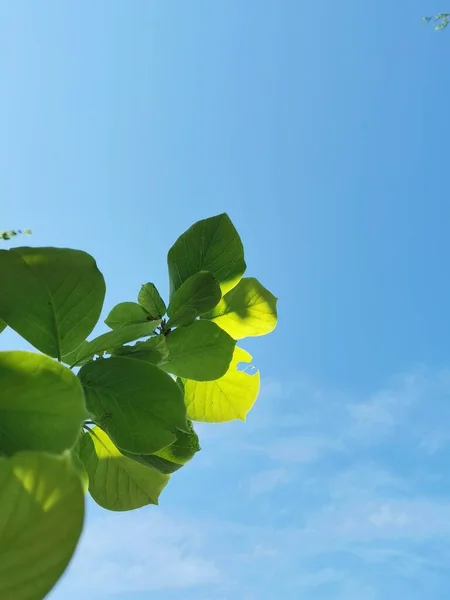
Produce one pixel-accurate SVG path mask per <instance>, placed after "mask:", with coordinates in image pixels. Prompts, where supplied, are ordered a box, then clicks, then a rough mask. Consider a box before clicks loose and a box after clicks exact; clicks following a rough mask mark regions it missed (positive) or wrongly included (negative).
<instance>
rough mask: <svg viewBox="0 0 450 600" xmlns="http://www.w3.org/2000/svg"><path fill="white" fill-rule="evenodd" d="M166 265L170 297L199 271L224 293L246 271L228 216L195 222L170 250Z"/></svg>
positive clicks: (236, 234)
mask: <svg viewBox="0 0 450 600" xmlns="http://www.w3.org/2000/svg"><path fill="white" fill-rule="evenodd" d="M167 263H168V267H169V279H170V294H171V295H172V294H173V293H174V292H175V291H176V290H177V289H178V288H179V287H180V286H181V284H182V283H184V282H185V281H186V280H187V279H189V277H191V276H192V275H195V274H196V273H198V272H199V271H210V272H211V273H212V274H213V275H215V276H216V278H217V279H218V281H219V283H220V287H221V290H222V293H223V294H226V293H227V292H228V291H229V290H231V289H232V288H234V286H235V285H236V284H237V283H238V282H239V280H240V279H241V277H242V275H243V274H244V272H245V269H246V265H245V260H244V248H243V246H242V242H241V238H240V237H239V234H238V232H237V231H236V229H235V227H234V225H233V223H232V222H231V220H230V218H229V216H228V215H227V214H221V215H217V216H215V217H211V218H210V219H204V220H202V221H198V222H197V223H194V225H192V227H190V228H189V229H188V230H187V231H186V232H185V233H183V234H182V235H181V236H180V237H179V238H178V239H177V241H176V242H175V244H174V245H173V246H172V248H171V249H170V250H169V254H168V257H167Z"/></svg>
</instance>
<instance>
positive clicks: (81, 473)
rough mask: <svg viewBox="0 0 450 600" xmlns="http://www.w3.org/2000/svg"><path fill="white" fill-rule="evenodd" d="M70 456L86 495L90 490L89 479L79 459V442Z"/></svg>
mask: <svg viewBox="0 0 450 600" xmlns="http://www.w3.org/2000/svg"><path fill="white" fill-rule="evenodd" d="M69 456H70V460H71V461H72V467H73V469H74V471H75V473H78V476H79V478H80V480H81V485H82V487H83V492H84V493H86V492H87V491H88V489H89V477H88V474H87V471H86V468H85V466H84V464H83V462H82V460H81V459H80V457H79V442H78V443H77V445H76V446H75V447H74V448H72V450H70V452H69Z"/></svg>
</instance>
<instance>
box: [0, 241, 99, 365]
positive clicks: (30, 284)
mask: <svg viewBox="0 0 450 600" xmlns="http://www.w3.org/2000/svg"><path fill="white" fill-rule="evenodd" d="M0 280H1V282H2V285H1V287H0V318H1V319H3V321H5V322H6V323H7V324H8V325H9V326H10V327H11V328H12V329H14V330H15V331H17V333H18V334H19V335H21V336H22V337H23V338H25V339H26V340H27V341H28V342H29V343H30V344H32V345H33V346H35V347H36V348H37V349H38V350H40V351H41V352H44V353H45V354H48V355H49V356H53V357H55V358H58V359H61V357H62V356H64V355H66V354H69V353H70V352H72V351H73V350H75V349H76V348H78V346H79V345H80V344H81V343H82V342H83V341H84V340H85V339H86V338H87V337H88V335H89V334H90V333H91V331H92V330H93V328H94V326H95V324H96V323H97V320H98V318H99V316H100V312H101V310H102V306H103V300H104V297H105V282H104V279H103V275H102V274H101V273H100V271H99V270H98V268H97V265H96V262H95V260H94V259H93V258H92V257H91V256H89V254H86V253H85V252H81V251H79V250H69V249H66V248H25V247H24V248H14V249H12V250H0Z"/></svg>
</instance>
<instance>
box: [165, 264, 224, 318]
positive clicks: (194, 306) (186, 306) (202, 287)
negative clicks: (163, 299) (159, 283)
mask: <svg viewBox="0 0 450 600" xmlns="http://www.w3.org/2000/svg"><path fill="white" fill-rule="evenodd" d="M221 297H222V292H221V291H220V285H219V282H218V281H217V279H216V278H215V277H214V275H213V274H212V273H210V272H209V271H199V272H198V273H196V274H195V275H192V277H189V279H187V280H186V281H185V282H184V283H182V284H181V286H180V287H179V288H178V289H177V290H176V292H174V294H173V296H172V298H171V300H170V304H169V308H168V309H167V314H168V316H169V322H168V323H167V326H168V327H180V326H182V325H190V324H191V323H193V321H195V319H196V318H197V317H198V316H199V315H202V314H204V313H206V312H208V311H209V310H211V309H213V308H214V307H215V306H216V305H217V303H218V302H219V300H220V298H221Z"/></svg>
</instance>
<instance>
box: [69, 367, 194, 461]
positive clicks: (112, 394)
mask: <svg viewBox="0 0 450 600" xmlns="http://www.w3.org/2000/svg"><path fill="white" fill-rule="evenodd" d="M78 376H79V378H80V379H81V382H82V384H83V386H84V390H85V395H86V406H87V408H88V410H89V412H91V413H92V415H93V420H94V421H95V422H96V423H97V424H98V425H99V426H100V427H101V428H102V429H103V430H104V431H106V433H107V434H108V435H109V437H110V438H111V439H112V441H113V443H114V444H115V445H116V446H117V447H118V448H119V449H121V450H127V451H128V452H133V453H135V454H141V453H142V454H153V452H157V451H158V450H161V448H165V447H166V446H169V444H171V443H172V442H174V441H175V440H176V435H175V434H176V431H177V429H182V430H186V429H187V421H186V408H185V406H184V401H183V393H182V391H181V390H180V388H179V386H178V385H177V384H176V382H175V381H174V380H173V379H172V378H171V377H170V376H169V375H167V374H166V373H163V371H161V370H160V369H158V367H155V366H153V365H151V364H149V363H146V362H144V361H141V360H133V359H130V358H122V357H115V356H114V357H112V358H105V359H103V360H96V361H93V362H89V363H88V364H86V365H85V366H84V367H82V368H81V369H80V371H79V373H78Z"/></svg>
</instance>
